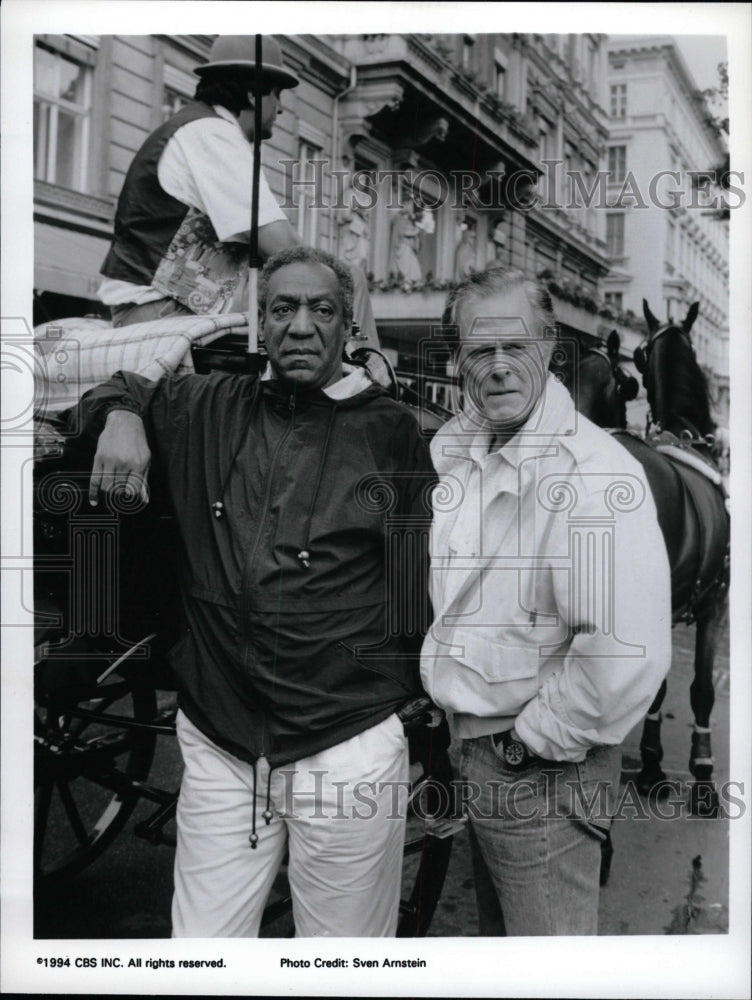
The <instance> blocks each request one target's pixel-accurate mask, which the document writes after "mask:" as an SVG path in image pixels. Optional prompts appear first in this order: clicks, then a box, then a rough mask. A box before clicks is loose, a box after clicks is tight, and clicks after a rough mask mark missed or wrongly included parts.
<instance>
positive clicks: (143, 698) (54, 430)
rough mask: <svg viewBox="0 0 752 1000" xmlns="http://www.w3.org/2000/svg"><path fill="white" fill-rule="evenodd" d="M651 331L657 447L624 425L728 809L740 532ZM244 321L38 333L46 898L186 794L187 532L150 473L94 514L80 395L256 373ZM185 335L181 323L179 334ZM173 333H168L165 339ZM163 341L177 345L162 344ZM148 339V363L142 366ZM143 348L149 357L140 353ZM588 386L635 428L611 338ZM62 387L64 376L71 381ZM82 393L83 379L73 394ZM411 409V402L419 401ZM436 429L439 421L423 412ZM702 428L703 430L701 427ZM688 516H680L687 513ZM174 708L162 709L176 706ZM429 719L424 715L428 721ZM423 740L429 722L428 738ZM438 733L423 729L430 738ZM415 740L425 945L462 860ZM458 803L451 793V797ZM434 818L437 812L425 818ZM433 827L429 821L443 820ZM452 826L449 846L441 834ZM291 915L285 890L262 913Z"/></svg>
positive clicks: (703, 804) (648, 368) (379, 370)
mask: <svg viewBox="0 0 752 1000" xmlns="http://www.w3.org/2000/svg"><path fill="white" fill-rule="evenodd" d="M646 315H647V316H648V317H649V318H648V322H649V329H650V335H649V337H648V339H647V340H646V342H645V344H644V345H643V348H642V351H641V355H638V363H639V364H640V365H641V366H642V370H643V378H644V382H645V386H646V389H647V393H648V399H649V403H650V407H651V413H652V418H653V421H654V423H655V425H660V427H659V430H660V433H658V434H657V435H654V438H655V439H654V440H653V441H652V442H650V443H647V442H645V441H644V440H642V439H639V438H637V437H636V436H635V435H632V434H628V433H626V432H624V431H618V430H617V431H615V432H616V433H617V436H618V439H619V440H620V441H621V443H622V444H623V445H624V446H625V447H626V448H627V449H628V450H629V451H630V452H631V453H632V454H633V455H634V456H635V457H636V458H638V460H639V461H641V462H642V463H643V465H644V467H645V469H646V473H647V477H648V481H649V484H650V486H651V489H652V491H653V495H654V498H655V500H656V506H657V508H658V513H659V519H660V522H661V526H662V528H663V531H664V536H665V538H666V543H667V548H668V551H669V556H670V559H671V564H672V571H673V575H672V588H673V605H674V617H675V620H677V621H678V620H695V621H696V623H697V644H696V663H695V681H694V683H693V685H692V690H691V699H692V707H693V711H694V713H695V721H696V726H695V732H694V733H693V738H692V751H691V760H690V770H691V771H692V773H693V775H694V776H695V778H696V783H695V785H694V786H693V795H692V804H693V806H694V808H695V810H696V811H697V812H701V813H704V814H710V815H713V814H714V812H715V810H716V800H715V791H714V787H713V781H712V756H711V753H710V734H709V717H710V711H711V708H712V702H713V687H712V667H713V653H714V648H715V643H716V641H717V634H718V627H719V623H720V621H721V618H722V614H723V608H724V600H723V598H724V594H725V589H726V586H727V582H728V538H729V525H728V515H727V511H726V504H725V497H724V493H723V490H722V487H721V484H720V477H719V476H718V474H717V471H716V470H715V469H714V467H713V465H712V463H711V462H710V461H709V458H708V455H707V453H708V452H709V450H710V445H709V440H708V438H707V437H706V435H708V434H710V432H711V425H710V418H709V413H708V407H707V388H706V387H705V386H704V385H703V384H702V382H701V381H699V380H698V379H697V373H696V370H695V369H697V363H696V361H695V360H694V356H693V352H692V350H691V344H690V342H689V328H690V326H691V321H692V319H693V317H692V316H691V315H690V316H689V317H688V318H687V320H686V321H685V323H684V324H682V325H681V326H678V327H676V326H673V325H669V326H664V327H661V326H660V325H659V324H657V322H655V321H654V320H653V319H652V316H651V315H650V314H649V312H646ZM242 321H243V317H242V315H240V314H237V315H235V316H229V317H222V318H220V319H218V318H217V317H214V318H206V317H203V318H190V319H189V320H187V321H180V322H178V324H177V327H176V321H175V320H171V321H170V320H163V321H158V322H157V323H154V324H143V325H142V326H144V327H148V329H145V330H140V331H137V334H138V336H135V335H133V330H135V328H132V329H131V334H129V333H128V332H127V328H125V330H126V332H125V333H123V332H121V331H111V330H109V329H108V328H107V327H106V325H102V324H101V323H99V324H97V323H96V322H95V323H94V324H93V325H92V324H88V326H86V325H85V324H84V325H82V324H81V323H80V321H79V322H78V324H77V326H76V325H75V324H74V329H71V328H70V327H68V328H66V324H58V325H56V326H55V325H53V326H52V327H50V326H48V327H47V328H46V329H44V330H42V331H40V338H39V346H40V352H41V355H42V358H43V363H42V367H43V369H44V370H45V372H46V386H47V388H48V390H49V391H48V395H47V397H46V398H45V399H44V402H45V404H46V408H45V409H43V410H42V411H41V412H40V414H39V420H38V428H37V431H38V433H37V441H38V445H39V459H38V461H37V463H36V474H35V570H36V573H35V601H36V615H37V623H38V627H39V643H38V651H39V658H38V661H37V665H36V677H35V680H36V685H35V687H36V708H37V714H36V720H35V792H36V816H35V819H36V823H35V838H34V864H35V875H36V879H37V885H38V888H39V890H40V891H44V890H46V889H47V888H49V887H50V886H54V885H55V884H59V883H60V882H61V881H63V880H64V879H66V878H68V877H69V876H70V875H72V874H74V873H75V872H77V871H79V870H80V869H81V868H83V867H84V866H85V865H87V864H88V863H89V862H90V861H91V860H93V859H94V858H95V857H96V856H97V855H99V854H100V853H101V852H102V851H103V850H105V849H106V847H107V846H108V845H109V844H110V843H111V842H112V840H113V839H114V837H115V836H116V835H117V834H118V833H119V832H120V830H121V829H122V828H123V826H124V825H125V824H126V823H127V821H128V819H129V817H130V816H131V814H132V812H133V809H134V807H135V806H136V804H137V802H138V801H139V798H145V799H148V800H150V801H152V802H153V803H154V804H155V806H156V811H155V812H154V814H153V815H152V816H150V817H149V818H148V819H147V820H145V821H144V822H142V823H140V824H139V826H138V828H137V832H138V833H139V834H140V835H141V836H143V837H144V838H145V839H147V840H150V841H152V842H154V843H158V842H160V841H165V842H170V835H169V834H166V833H165V826H166V824H167V822H168V821H169V819H170V818H171V816H172V815H174V806H175V793H174V791H172V790H165V789H160V788H157V787H155V786H153V785H150V784H149V783H148V777H149V772H150V768H151V764H152V760H153V757H154V752H155V746H156V740H157V736H158V735H159V734H171V733H173V732H174V705H173V704H172V703H171V702H170V699H169V698H168V697H167V698H166V697H165V692H169V691H171V690H172V688H173V686H174V685H173V681H172V677H171V673H170V668H169V664H168V660H167V651H168V649H169V646H170V643H171V636H172V632H173V629H174V623H175V620H176V609H177V605H178V596H177V591H176V578H177V572H176V554H177V551H178V546H179V539H178V537H177V532H176V530H175V525H174V522H173V519H172V517H171V514H170V510H169V504H168V502H167V498H166V497H165V496H163V495H162V494H161V493H160V489H159V470H158V469H155V470H154V475H153V477H152V486H151V502H150V504H149V505H148V506H145V505H144V504H143V502H142V499H141V498H138V497H129V496H124V495H122V494H118V493H117V492H113V493H111V494H110V495H109V497H108V498H107V499H106V502H105V503H104V504H101V505H100V506H99V507H98V508H96V509H92V508H91V507H90V506H89V505H88V503H87V500H86V493H87V489H86V488H87V485H88V478H89V471H90V469H91V459H92V454H93V442H91V441H87V440H82V439H81V437H80V436H79V435H77V433H76V430H77V429H76V427H75V424H71V422H70V419H69V417H68V418H66V419H63V418H62V417H61V411H65V410H66V408H67V407H69V406H70V405H71V404H72V403H73V402H75V398H77V395H78V392H79V391H80V389H81V388H85V387H87V386H88V385H93V384H96V382H98V381H101V380H102V379H104V378H105V377H107V376H108V375H109V374H111V372H112V371H114V370H116V369H117V368H123V367H128V366H129V364H130V365H131V367H137V368H138V369H140V370H141V371H142V372H144V373H145V374H151V375H152V377H155V376H156V375H158V374H160V373H161V372H162V371H165V370H167V369H173V370H179V369H180V367H181V366H186V365H187V366H189V367H194V368H195V369H196V370H197V371H199V372H202V371H208V370H211V369H215V368H221V369H224V370H229V371H243V370H244V366H245V363H246V362H245V358H244V350H243V349H244V346H245V333H244V330H243V329H242ZM181 323H182V329H178V327H180V326H181ZM160 324H161V327H162V328H164V329H161V328H160ZM165 332H166V333H167V334H168V338H167V339H168V341H169V344H168V346H169V348H170V349H169V351H167V352H165V350H164V347H165V343H164V339H163V341H162V343H160V342H159V338H160V336H161V337H162V338H164V335H165ZM139 338H140V340H141V344H142V346H141V347H140V348H139V351H140V352H141V353H140V355H139V358H138V361H137V364H136V365H134V364H133V362H131V361H130V360H129V357H130V356H132V352H133V351H134V347H133V345H134V343H135V342H136V341H137V340H138V339H139ZM144 344H146V345H147V346H146V348H144V347H143V345H144ZM354 360H355V362H356V363H361V364H364V365H367V366H370V368H371V370H372V372H373V374H374V376H375V377H376V378H377V379H378V380H380V381H383V382H384V384H386V385H388V386H389V388H390V390H391V391H392V392H393V393H394V395H395V396H396V397H399V396H402V397H403V399H404V398H405V397H406V395H407V393H406V391H405V389H404V387H401V386H400V383H399V381H398V380H397V378H396V377H395V375H394V373H393V371H391V369H390V366H389V365H388V363H387V362H386V360H385V359H383V358H382V357H380V356H377V355H374V354H373V353H371V354H370V355H369V354H368V353H365V354H362V355H360V356H358V355H357V354H356V355H355V356H354ZM577 363H578V368H579V379H578V383H577V384H578V386H579V388H580V389H581V392H579V391H578V392H577V393H575V395H576V399H577V401H578V403H579V406H580V408H581V409H582V410H587V408H588V407H589V406H590V405H591V403H592V404H593V405H594V406H597V407H598V409H597V410H593V413H592V415H593V416H594V417H595V419H596V420H597V422H598V423H600V424H602V425H605V426H610V427H613V428H618V426H619V425H621V426H622V427H623V426H624V423H625V420H624V403H625V401H626V399H628V398H633V395H634V394H635V392H636V388H637V386H636V383H635V380H634V379H631V380H630V377H629V376H628V375H627V374H626V373H625V372H624V371H623V369H622V368H621V365H620V361H619V351H618V344H617V343H616V342H615V341H614V340H613V339H612V340H611V341H610V343H609V345H608V347H606V345H596V349H595V350H594V351H583V352H582V354H581V356H580V357H579V359H578V362H577ZM61 376H62V377H61ZM72 383H75V384H74V385H72ZM413 402H415V401H414V400H413ZM419 414H420V415H421V418H422V422H423V424H424V427H425V429H426V431H427V432H428V433H430V432H431V430H434V429H435V428H436V427H437V426H438V425H439V424H440V423H441V422H442V419H443V417H444V416H446V415H448V414H442V412H441V411H440V409H439V408H436V407H433V406H431V405H430V404H428V403H423V404H422V405H420V406H419ZM690 428H691V429H690ZM679 513H680V514H681V517H679V516H678V514H679ZM664 693H665V685H664V686H663V687H662V688H661V691H660V692H658V695H657V697H656V701H655V703H654V705H653V706H652V707H651V715H650V716H649V717H648V720H647V721H646V724H645V730H644V733H643V738H642V744H641V748H642V754H643V763H644V767H643V772H642V774H641V778H640V783H641V787H642V788H643V789H644V790H646V791H647V790H648V789H650V788H653V787H655V786H656V785H660V783H661V782H662V781H664V780H665V775H664V774H663V772H662V770H661V768H660V760H661V756H662V750H661V746H660V738H659V725H660V717H659V714H658V713H659V708H660V702H661V700H662V698H663V695H664ZM165 703H166V704H165ZM418 716H420V710H419V711H418ZM418 732H420V727H419V728H418ZM424 732H425V731H424ZM418 743H419V740H418V741H416V747H417V749H416V751H415V754H414V757H415V761H416V765H417V769H418V770H420V769H421V766H422V770H423V775H422V777H423V779H426V778H428V779H430V780H429V781H428V783H427V784H424V785H423V786H422V787H423V789H424V792H426V791H427V793H428V797H429V801H428V803H426V801H425V799H424V798H421V797H420V795H421V793H420V788H421V785H420V776H419V775H417V774H416V781H417V784H416V795H417V798H416V802H418V803H419V804H420V805H421V808H419V809H418V810H417V814H418V820H417V821H416V820H415V819H414V820H413V825H414V826H416V832H415V834H414V835H411V836H409V837H408V845H407V849H406V850H407V853H408V854H410V853H413V854H415V857H416V859H417V861H418V869H417V871H414V870H413V869H412V868H410V867H409V865H408V866H406V871H409V877H408V880H407V882H408V888H407V891H406V896H405V902H404V907H403V919H402V922H401V924H400V933H401V934H403V935H404V934H423V933H425V932H426V929H427V927H428V923H429V922H430V919H431V915H432V914H433V911H434V909H435V906H436V903H437V901H438V898H439V894H440V892H441V886H442V883H443V879H444V875H445V873H446V869H447V865H448V860H449V851H450V849H451V832H452V829H453V826H452V824H451V823H449V824H447V826H445V827H443V828H442V827H441V825H440V824H439V823H438V822H437V821H436V820H435V813H436V805H437V800H443V801H442V802H441V805H443V806H445V805H446V803H447V802H449V801H450V796H449V789H448V788H447V783H448V781H449V780H450V779H449V776H450V771H449V766H448V761H447V758H446V753H445V751H444V750H442V752H441V753H440V754H439V755H438V757H436V756H435V757H434V759H433V761H432V767H431V770H430V771H429V770H427V763H428V762H427V759H426V757H425V755H423V756H422V758H421V752H420V748H419V746H418ZM444 793H446V794H444ZM429 814H430V816H429ZM431 817H434V818H431ZM444 833H448V834H449V835H448V836H442V834H444ZM287 906H289V899H286V898H285V896H284V893H283V895H282V897H281V900H279V901H278V902H277V903H275V904H274V905H273V906H272V907H271V908H270V910H269V913H268V915H267V917H268V919H269V920H271V919H273V918H274V917H276V915H277V914H278V912H279V911H280V909H282V910H284V909H285V908H286V907H287Z"/></svg>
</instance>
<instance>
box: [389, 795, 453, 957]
mask: <svg viewBox="0 0 752 1000" xmlns="http://www.w3.org/2000/svg"><path fill="white" fill-rule="evenodd" d="M444 790H445V785H444V783H443V782H441V781H440V779H438V778H437V777H432V778H431V779H430V781H427V780H426V779H425V778H424V777H422V776H421V777H420V778H418V779H417V780H416V781H415V782H414V783H413V790H412V794H411V796H410V803H411V804H410V809H409V812H408V817H407V830H406V834H405V850H404V861H403V865H402V897H401V900H400V915H399V923H398V926H397V937H425V935H426V933H427V932H428V928H429V925H430V923H431V920H432V919H433V915H434V912H435V911H436V906H437V904H438V902H439V898H440V897H441V891H442V889H443V888H444V880H445V879H446V874H447V869H448V868H449V858H450V856H451V853H452V837H451V835H450V836H446V837H438V836H436V835H435V834H434V833H433V832H431V831H432V823H431V814H432V813H433V812H434V810H436V809H439V810H442V809H446V808H447V807H448V805H449V801H450V800H449V790H448V789H447V790H446V795H445V794H444Z"/></svg>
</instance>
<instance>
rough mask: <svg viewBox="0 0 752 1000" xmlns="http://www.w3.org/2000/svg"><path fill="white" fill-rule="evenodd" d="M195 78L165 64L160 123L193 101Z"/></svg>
mask: <svg viewBox="0 0 752 1000" xmlns="http://www.w3.org/2000/svg"><path fill="white" fill-rule="evenodd" d="M195 92H196V77H195V76H194V75H193V74H192V73H186V72H185V70H182V69H178V68H177V66H171V65H170V64H169V63H165V67H164V89H163V92H162V121H163V122H166V121H167V119H168V118H172V116H173V115H174V114H176V112H178V111H180V109H181V108H184V107H185V105H186V104H187V103H188V102H189V101H190V100H192V99H193V95H194V93H195Z"/></svg>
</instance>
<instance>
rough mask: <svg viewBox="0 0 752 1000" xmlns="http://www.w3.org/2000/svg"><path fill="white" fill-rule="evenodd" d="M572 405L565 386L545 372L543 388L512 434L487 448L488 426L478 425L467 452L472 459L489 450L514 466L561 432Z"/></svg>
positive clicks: (489, 442)
mask: <svg viewBox="0 0 752 1000" xmlns="http://www.w3.org/2000/svg"><path fill="white" fill-rule="evenodd" d="M572 406H573V403H572V397H571V396H570V395H569V392H568V391H567V389H566V388H565V387H564V386H563V385H562V384H561V383H560V382H559V381H558V380H557V379H555V378H554V377H553V375H551V374H550V373H549V375H548V377H547V379H546V386H545V391H544V392H543V393H542V394H541V398H540V399H539V401H538V403H537V405H536V407H535V409H534V410H533V412H532V413H531V414H530V416H529V417H528V418H527V420H526V421H525V423H524V425H523V426H522V427H521V428H520V429H519V430H518V431H517V433H516V434H515V435H514V437H512V438H510V440H509V441H507V442H506V444H503V445H501V447H499V448H495V449H493V451H491V452H489V446H490V444H491V440H492V437H493V434H492V432H491V430H490V429H489V428H488V427H480V428H479V429H478V432H477V434H476V435H475V436H474V437H473V439H472V442H471V444H470V455H471V457H472V458H473V459H475V461H482V460H483V459H485V458H486V456H487V455H489V454H492V455H498V456H499V457H500V458H502V459H503V460H504V461H505V462H507V463H508V464H509V465H511V466H512V468H514V469H518V468H519V466H520V463H521V462H522V461H523V459H526V458H529V457H530V456H531V455H535V454H539V453H540V452H543V451H546V449H547V448H548V446H549V445H550V444H551V440H552V438H555V437H556V436H557V435H558V434H559V433H560V432H561V429H562V427H563V426H564V425H565V423H566V415H567V413H568V412H569V411H570V410H571V408H572Z"/></svg>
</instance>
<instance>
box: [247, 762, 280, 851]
mask: <svg viewBox="0 0 752 1000" xmlns="http://www.w3.org/2000/svg"><path fill="white" fill-rule="evenodd" d="M252 767H253V811H252V813H251V833H250V836H249V837H248V842H249V844H250V845H251V849H252V850H254V851H255V850H256V848H257V847H258V841H259V835H258V834H257V833H256V780H257V776H258V772H257V770H256V762H255V761H254V762H253V765H252ZM271 804H272V769H271V768H269V777H268V778H267V779H266V808H265V809H264V811H263V813H262V814H261V815H262V816H263V819H264V822H265V823H266V825H267V826H269V824H270V823H271V821H272V820H273V819H274V813H273V812H272V809H271Z"/></svg>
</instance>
